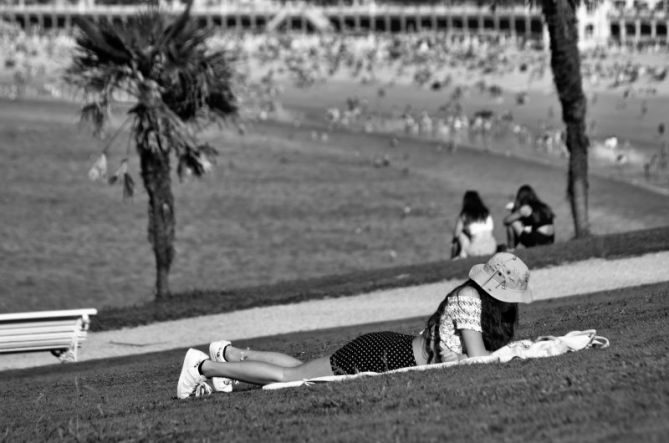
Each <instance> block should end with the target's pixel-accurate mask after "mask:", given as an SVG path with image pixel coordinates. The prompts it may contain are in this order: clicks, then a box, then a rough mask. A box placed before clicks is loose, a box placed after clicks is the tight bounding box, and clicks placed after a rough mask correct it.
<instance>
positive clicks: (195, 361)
mask: <svg viewBox="0 0 669 443" xmlns="http://www.w3.org/2000/svg"><path fill="white" fill-rule="evenodd" d="M529 277H530V272H529V270H528V268H527V266H526V265H525V263H523V262H522V260H520V259H519V258H518V257H516V256H515V255H513V254H510V253H508V252H500V253H497V254H495V255H494V256H493V257H492V258H490V260H489V261H488V262H487V263H485V264H478V265H475V266H473V267H472V268H471V269H470V271H469V279H468V280H467V281H465V282H464V283H463V284H461V285H460V286H458V287H456V288H455V289H453V290H452V291H451V292H450V293H448V295H446V297H445V298H444V299H443V301H442V302H441V303H440V304H439V307H438V308H437V310H436V311H435V312H434V313H433V314H432V315H431V316H430V317H429V318H428V320H427V324H426V327H425V329H424V330H423V331H422V332H421V333H420V334H418V335H407V334H400V333H397V332H388V331H385V332H372V333H369V334H364V335H361V336H359V337H358V338H356V339H354V340H353V341H351V342H349V343H348V344H346V345H344V346H343V347H341V348H340V349H338V350H337V351H335V352H334V353H333V354H331V355H327V356H324V357H321V358H317V359H315V360H311V361H307V362H303V361H301V360H298V359H296V358H294V357H292V356H290V355H286V354H282V353H278V352H265V351H256V350H251V349H242V348H237V347H235V346H233V345H232V344H231V343H230V342H229V341H227V340H221V341H216V342H213V343H211V344H210V345H209V355H207V354H205V353H204V352H202V351H199V350H197V349H193V348H191V349H189V350H188V352H187V353H186V356H185V358H184V361H183V366H182V368H181V374H180V376H179V381H178V384H177V397H178V398H180V399H184V398H188V397H191V396H201V395H208V394H211V393H212V392H213V390H217V391H225V392H230V391H231V390H232V380H238V381H243V382H246V383H252V384H258V385H265V384H269V383H275V382H288V381H298V380H304V379H312V378H316V377H323V376H332V375H345V374H356V373H359V372H368V371H369V372H386V371H390V370H393V369H399V368H404V367H411V366H418V365H426V364H433V363H441V362H455V361H459V360H461V359H463V358H467V357H478V356H484V355H489V354H490V353H491V352H493V351H496V350H497V349H499V348H501V347H502V346H504V345H506V344H508V343H509V342H510V341H511V339H512V338H513V334H514V330H515V327H516V325H517V323H518V303H529V302H531V301H532V292H531V290H530V288H529V287H528V282H529ZM210 384H211V385H213V386H214V389H212V387H211V385H210Z"/></svg>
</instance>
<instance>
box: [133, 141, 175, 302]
mask: <svg viewBox="0 0 669 443" xmlns="http://www.w3.org/2000/svg"><path fill="white" fill-rule="evenodd" d="M138 152H139V154H140V165H141V171H142V180H143V181H144V187H145V188H146V191H147V193H148V195H149V242H150V243H151V244H152V245H153V252H154V254H155V257H156V298H157V299H163V298H166V297H169V295H170V286H169V273H170V267H171V266H172V261H173V260H174V228H175V224H176V223H175V217H174V196H173V194H172V183H171V177H170V157H169V153H168V152H164V151H163V150H162V149H153V150H152V149H151V147H149V146H139V147H138Z"/></svg>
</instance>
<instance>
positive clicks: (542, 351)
mask: <svg viewBox="0 0 669 443" xmlns="http://www.w3.org/2000/svg"><path fill="white" fill-rule="evenodd" d="M608 346H609V340H608V339H607V338H605V337H601V336H598V335H597V331H595V330H594V329H588V330H585V331H572V332H569V333H568V334H565V335H562V336H558V337H555V336H552V335H550V336H541V337H538V338H537V339H536V340H518V341H514V342H511V343H509V344H508V345H506V346H504V347H502V348H500V349H498V350H497V351H495V352H493V353H492V354H490V355H487V356H485V357H472V358H466V359H463V360H460V361H455V362H448V363H436V364H431V365H420V366H411V367H408V368H401V369H395V370H393V371H387V372H359V373H357V374H353V375H328V376H325V377H317V378H311V379H305V380H297V381H289V382H285V383H270V384H268V385H265V386H263V389H283V388H292V387H296V386H310V385H314V384H317V383H327V382H332V381H344V380H354V379H357V378H361V377H370V376H375V375H383V374H397V373H400V372H409V371H428V370H433V369H440V368H449V367H451V366H460V365H471V364H479V363H506V362H509V361H511V360H513V359H516V358H519V359H521V360H526V359H529V358H542V357H554V356H556V355H562V354H566V353H567V352H576V351H580V350H583V349H588V348H599V349H604V348H607V347H608Z"/></svg>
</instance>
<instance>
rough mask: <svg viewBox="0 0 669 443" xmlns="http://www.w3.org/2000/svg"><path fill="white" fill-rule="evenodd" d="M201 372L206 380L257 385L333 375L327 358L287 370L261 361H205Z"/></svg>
mask: <svg viewBox="0 0 669 443" xmlns="http://www.w3.org/2000/svg"><path fill="white" fill-rule="evenodd" d="M201 370H202V375H204V376H205V377H208V378H210V377H227V378H232V379H235V380H240V381H244V382H246V383H253V384H258V385H266V384H268V383H274V382H285V381H297V380H303V379H307V378H315V377H323V376H326V375H333V372H332V368H331V367H330V357H329V356H327V357H321V358H318V359H316V360H311V361H308V362H306V363H302V364H301V365H299V366H295V367H289V368H286V367H283V366H279V365H275V364H272V363H266V362H262V361H251V360H244V361H239V362H228V363H218V362H215V361H211V360H205V361H204V362H203V363H202V366H201Z"/></svg>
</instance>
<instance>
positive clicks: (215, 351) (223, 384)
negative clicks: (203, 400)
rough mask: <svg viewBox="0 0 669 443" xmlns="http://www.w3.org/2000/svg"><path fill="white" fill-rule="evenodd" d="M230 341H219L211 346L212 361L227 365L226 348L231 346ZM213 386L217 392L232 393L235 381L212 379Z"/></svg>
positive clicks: (220, 378)
mask: <svg viewBox="0 0 669 443" xmlns="http://www.w3.org/2000/svg"><path fill="white" fill-rule="evenodd" d="M230 344H232V343H230V342H229V341H228V340H219V341H215V342H212V343H211V344H210V345H209V358H211V360H212V361H216V362H222V363H225V362H227V360H226V359H225V348H226V346H228V345H230ZM211 384H212V385H213V386H214V390H215V391H217V392H232V384H233V381H232V380H231V379H229V378H225V377H212V379H211Z"/></svg>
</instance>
